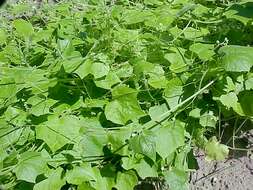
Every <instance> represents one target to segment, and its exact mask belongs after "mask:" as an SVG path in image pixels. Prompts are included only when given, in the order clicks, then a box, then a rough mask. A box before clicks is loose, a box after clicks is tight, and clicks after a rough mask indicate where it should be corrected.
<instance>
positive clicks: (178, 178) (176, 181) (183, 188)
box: [164, 168, 188, 190]
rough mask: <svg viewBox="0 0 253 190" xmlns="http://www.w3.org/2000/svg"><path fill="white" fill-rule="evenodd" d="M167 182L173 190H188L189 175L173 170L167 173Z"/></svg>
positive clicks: (182, 171)
mask: <svg viewBox="0 0 253 190" xmlns="http://www.w3.org/2000/svg"><path fill="white" fill-rule="evenodd" d="M164 175H165V180H166V182H167V184H169V188H170V189H171V190H187V189H188V185H187V180H188V175H187V173H186V172H185V171H184V170H180V169H177V168H173V169H172V170H170V171H167V172H165V174H164Z"/></svg>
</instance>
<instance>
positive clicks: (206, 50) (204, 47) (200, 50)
mask: <svg viewBox="0 0 253 190" xmlns="http://www.w3.org/2000/svg"><path fill="white" fill-rule="evenodd" d="M213 47H214V46H213V45H211V44H202V43H195V44H193V45H191V46H190V50H191V51H192V52H194V53H196V54H197V55H198V56H199V58H200V59H201V60H203V61H207V60H210V59H212V56H213V55H214V54H215V53H214V51H213Z"/></svg>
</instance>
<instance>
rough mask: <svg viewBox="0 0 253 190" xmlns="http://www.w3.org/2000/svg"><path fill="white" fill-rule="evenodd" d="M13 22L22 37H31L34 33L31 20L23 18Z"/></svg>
mask: <svg viewBox="0 0 253 190" xmlns="http://www.w3.org/2000/svg"><path fill="white" fill-rule="evenodd" d="M13 24H14V26H15V28H16V31H17V33H18V34H19V35H20V36H22V37H25V38H29V37H31V36H32V34H33V33H34V31H33V26H32V24H31V23H30V22H27V21H25V20H23V19H17V20H14V21H13Z"/></svg>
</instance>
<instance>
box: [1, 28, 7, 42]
mask: <svg viewBox="0 0 253 190" xmlns="http://www.w3.org/2000/svg"><path fill="white" fill-rule="evenodd" d="M6 40H7V34H6V32H5V31H4V30H3V29H0V45H3V44H5V43H6Z"/></svg>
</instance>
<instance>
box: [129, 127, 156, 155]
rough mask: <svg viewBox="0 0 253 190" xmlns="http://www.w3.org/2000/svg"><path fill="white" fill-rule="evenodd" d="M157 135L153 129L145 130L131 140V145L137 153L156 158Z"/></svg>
mask: <svg viewBox="0 0 253 190" xmlns="http://www.w3.org/2000/svg"><path fill="white" fill-rule="evenodd" d="M156 144H157V143H156V136H155V134H154V133H153V132H151V131H144V132H143V133H142V134H140V135H136V136H134V137H132V138H131V139H130V140H129V147H130V149H132V150H133V151H134V152H135V153H140V154H143V155H146V156H148V157H149V158H151V159H152V160H155V159H156Z"/></svg>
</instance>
